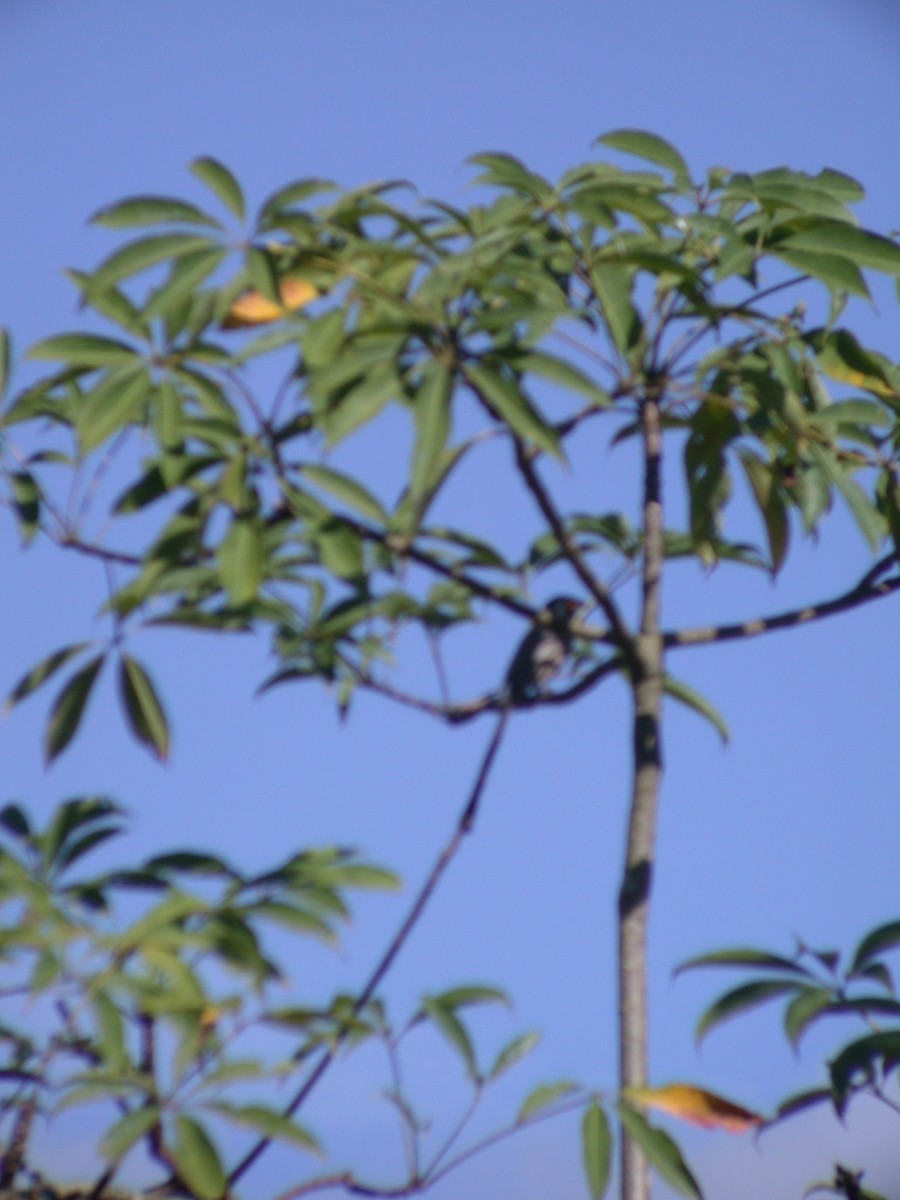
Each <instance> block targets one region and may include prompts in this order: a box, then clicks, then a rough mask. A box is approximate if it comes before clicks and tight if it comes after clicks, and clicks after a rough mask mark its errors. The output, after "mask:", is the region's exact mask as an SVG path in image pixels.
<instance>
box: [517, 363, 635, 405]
mask: <svg viewBox="0 0 900 1200" xmlns="http://www.w3.org/2000/svg"><path fill="white" fill-rule="evenodd" d="M513 362H514V365H515V368H516V370H517V371H521V372H522V374H525V375H539V376H540V377H541V378H542V379H547V380H549V381H550V382H551V383H558V384H559V385H560V387H564V388H568V389H569V391H572V392H577V393H578V394H579V395H582V396H584V397H585V398H586V399H588V400H591V401H593V403H594V404H596V405H597V406H598V408H608V407H609V405H610V404H611V403H612V401H611V400H610V397H609V393H608V392H606V391H604V390H603V388H601V387H599V386H598V385H597V384H596V383H595V382H594V380H593V379H591V377H590V376H589V375H586V374H585V373H584V371H581V370H579V368H578V367H575V366H573V365H572V363H569V362H566V360H565V359H563V358H557V357H556V356H555V355H553V354H545V353H544V352H543V351H540V350H532V351H529V352H528V353H527V354H520V355H517V356H516V357H515V359H514V360H513Z"/></svg>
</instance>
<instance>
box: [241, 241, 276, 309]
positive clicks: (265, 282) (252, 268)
mask: <svg viewBox="0 0 900 1200" xmlns="http://www.w3.org/2000/svg"><path fill="white" fill-rule="evenodd" d="M247 277H248V279H249V280H250V283H251V284H252V286H253V287H254V288H256V290H257V291H258V292H259V293H260V295H262V296H265V298H266V299H267V300H271V301H272V303H273V304H277V305H278V306H279V307H281V304H282V300H281V292H280V291H279V290H278V273H277V271H276V270H275V261H274V259H273V257H272V255H271V254H270V253H269V252H268V251H267V250H261V249H260V248H259V247H258V246H251V247H250V249H249V250H248V251H247Z"/></svg>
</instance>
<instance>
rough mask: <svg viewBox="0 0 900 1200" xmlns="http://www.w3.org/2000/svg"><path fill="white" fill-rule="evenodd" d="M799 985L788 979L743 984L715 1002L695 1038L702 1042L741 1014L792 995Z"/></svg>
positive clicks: (699, 1022)
mask: <svg viewBox="0 0 900 1200" xmlns="http://www.w3.org/2000/svg"><path fill="white" fill-rule="evenodd" d="M799 986H800V985H799V984H796V983H794V982H792V981H791V980H787V979H761V980H759V981H758V982H756V983H742V984H740V985H739V986H738V987H736V988H732V990H731V991H729V992H726V993H725V995H724V996H720V997H719V999H718V1000H716V1001H714V1002H713V1003H712V1004H711V1005H710V1006H709V1008H707V1009H706V1011H705V1012H704V1013H702V1014H701V1017H700V1020H699V1021H698V1022H697V1025H696V1028H695V1030H694V1037H695V1038H696V1039H697V1041H698V1042H699V1041H701V1040H702V1039H703V1038H704V1037H705V1036H706V1035H707V1034H708V1033H709V1031H710V1030H711V1029H714V1028H715V1027H716V1026H717V1025H721V1024H722V1022H723V1021H728V1020H730V1019H731V1018H732V1017H735V1016H737V1015H738V1014H739V1013H745V1012H748V1011H749V1010H750V1009H752V1008H758V1007H759V1006H760V1005H761V1004H766V1003H768V1001H769V1000H774V999H776V998H777V997H778V996H787V995H791V994H793V993H795V992H797V991H798V990H799Z"/></svg>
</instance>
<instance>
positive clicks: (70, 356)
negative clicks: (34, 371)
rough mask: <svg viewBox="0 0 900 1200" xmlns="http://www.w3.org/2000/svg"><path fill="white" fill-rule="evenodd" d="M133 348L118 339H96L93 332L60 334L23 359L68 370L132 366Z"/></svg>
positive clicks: (97, 337)
mask: <svg viewBox="0 0 900 1200" xmlns="http://www.w3.org/2000/svg"><path fill="white" fill-rule="evenodd" d="M136 353H137V352H136V351H135V348H134V346H130V345H129V344H128V343H127V342H120V341H119V340H118V339H117V338H108V337H99V336H98V335H96V334H93V333H61V334H60V335H59V336H58V337H51V338H45V339H44V340H43V341H42V342H36V343H35V344H34V345H33V346H30V347H29V349H28V350H27V351H26V354H25V357H26V358H36V359H41V360H43V359H49V360H50V361H53V362H64V363H68V364H69V366H71V367H106V366H115V365H117V364H120V363H134V361H135V358H136Z"/></svg>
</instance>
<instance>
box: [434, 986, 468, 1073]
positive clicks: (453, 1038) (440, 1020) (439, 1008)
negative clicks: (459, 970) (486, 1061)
mask: <svg viewBox="0 0 900 1200" xmlns="http://www.w3.org/2000/svg"><path fill="white" fill-rule="evenodd" d="M422 1010H423V1012H425V1013H427V1014H428V1016H429V1017H430V1018H431V1021H432V1022H433V1024H434V1026H435V1027H436V1028H437V1029H438V1030H439V1031H440V1032H441V1033H442V1034H443V1035H444V1037H445V1038H446V1040H447V1041H448V1042H449V1043H450V1045H451V1046H452V1047H453V1049H454V1050H455V1051H456V1053H457V1054H458V1055H459V1056H460V1058H461V1059H462V1060H463V1063H464V1065H465V1068H466V1074H467V1075H468V1077H469V1078H470V1079H477V1078H478V1067H477V1065H476V1062H475V1049H474V1047H473V1046H472V1041H471V1039H470V1037H469V1035H468V1033H467V1032H466V1028H465V1026H464V1025H463V1023H462V1021H460V1019H459V1017H457V1015H456V1013H455V1012H454V1011H453V1009H452V1008H448V1007H445V1006H444V1005H443V1004H441V1003H440V1001H439V1000H438V999H435V998H432V997H426V998H425V999H424V1000H423V1001H422Z"/></svg>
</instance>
